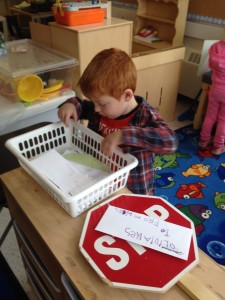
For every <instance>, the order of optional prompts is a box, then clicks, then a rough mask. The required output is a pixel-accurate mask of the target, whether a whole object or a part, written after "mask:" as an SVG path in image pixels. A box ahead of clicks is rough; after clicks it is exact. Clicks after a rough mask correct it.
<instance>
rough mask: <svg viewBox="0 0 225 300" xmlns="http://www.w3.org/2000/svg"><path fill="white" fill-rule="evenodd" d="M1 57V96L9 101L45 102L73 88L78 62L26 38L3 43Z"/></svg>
mask: <svg viewBox="0 0 225 300" xmlns="http://www.w3.org/2000/svg"><path fill="white" fill-rule="evenodd" d="M5 48H6V51H7V54H6V55H4V56H0V94H1V95H3V96H5V97H6V98H7V99H10V100H12V101H14V102H15V101H25V102H32V101H35V100H38V99H39V98H40V99H44V100H47V99H48V97H51V96H52V95H53V94H56V93H57V91H58V90H60V89H62V88H65V87H67V88H68V87H70V88H71V87H72V84H73V74H74V68H75V67H76V66H77V65H78V61H77V60H76V59H75V58H73V57H70V56H68V55H66V54H63V53H61V52H59V51H56V50H54V49H52V48H49V47H46V46H44V45H42V44H40V43H37V42H34V41H32V40H29V39H22V40H16V41H11V42H7V43H5Z"/></svg>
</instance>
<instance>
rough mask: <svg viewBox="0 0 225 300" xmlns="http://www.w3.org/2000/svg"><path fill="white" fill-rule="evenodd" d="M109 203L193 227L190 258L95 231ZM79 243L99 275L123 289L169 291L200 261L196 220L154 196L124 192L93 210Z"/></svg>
mask: <svg viewBox="0 0 225 300" xmlns="http://www.w3.org/2000/svg"><path fill="white" fill-rule="evenodd" d="M109 204H110V205H112V206H116V207H119V208H122V209H126V210H130V211H133V212H137V213H140V214H146V215H148V216H154V217H159V218H160V219H162V220H164V221H167V222H170V223H174V224H177V225H180V226H184V227H187V228H191V229H192V232H193V234H192V239H191V244H190V250H189V255H188V259H187V260H183V259H180V258H177V257H174V256H171V255H168V254H165V253H162V252H159V251H156V250H153V249H150V248H146V247H143V246H141V245H137V244H134V243H131V242H128V241H125V240H123V239H120V238H117V237H113V236H110V235H107V234H105V233H102V232H99V231H97V230H95V228H96V226H97V224H98V222H99V221H100V220H101V218H102V216H103V215H104V213H105V211H106V209H107V207H108V205H109ZM115 222H116V220H115ZM184 239H185V236H184ZM181 243H182V241H181ZM79 246H80V250H81V252H82V254H83V255H84V256H85V257H86V259H87V260H88V262H89V263H90V264H91V266H92V267H93V268H94V269H95V271H96V272H97V273H98V274H99V276H100V277H101V278H102V279H103V280H104V281H105V282H106V283H107V284H109V285H111V286H113V287H120V288H130V289H138V290H145V291H154V292H166V291H167V290H168V289H169V288H170V287H172V286H173V285H174V284H175V283H176V282H177V281H178V280H179V279H180V278H181V277H182V276H183V275H184V274H185V273H187V272H188V271H190V269H192V268H193V267H194V266H196V265H197V263H198V261H199V258H198V247H197V242H196V235H195V229H194V225H193V223H192V221H191V220H190V219H189V218H188V217H186V216H185V215H184V214H183V213H181V212H180V211H179V210H178V209H176V208H175V207H174V206H172V205H171V204H170V203H169V202H167V201H166V200H164V199H162V198H160V197H154V196H143V195H132V194H123V195H119V196H116V197H113V198H111V199H109V200H107V201H105V202H103V203H101V204H99V205H98V206H97V207H95V208H93V209H91V210H90V211H89V212H88V213H87V217H86V220H85V224H84V228H83V231H82V234H81V238H80V243H79Z"/></svg>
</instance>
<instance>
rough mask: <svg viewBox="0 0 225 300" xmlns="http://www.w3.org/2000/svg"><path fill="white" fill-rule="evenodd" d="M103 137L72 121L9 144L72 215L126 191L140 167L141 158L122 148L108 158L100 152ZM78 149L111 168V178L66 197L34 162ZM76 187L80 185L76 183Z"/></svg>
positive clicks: (28, 170) (16, 139)
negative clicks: (132, 172) (49, 154)
mask: <svg viewBox="0 0 225 300" xmlns="http://www.w3.org/2000/svg"><path fill="white" fill-rule="evenodd" d="M101 141H102V137H101V136H100V135H98V134H96V133H95V132H93V131H92V130H90V129H88V128H87V127H85V126H83V125H82V124H80V123H74V122H73V121H72V120H70V126H69V127H66V126H65V125H64V124H63V123H62V122H58V123H54V124H50V125H47V126H44V127H41V128H39V129H36V130H33V131H30V132H28V133H25V134H22V135H19V136H16V137H14V138H11V139H9V140H7V141H6V144H5V145H6V147H7V148H8V149H9V150H10V151H11V152H12V153H13V154H14V155H15V156H16V157H17V158H18V160H19V163H20V165H21V166H22V167H23V168H24V169H25V170H26V171H27V172H28V173H29V174H30V175H31V176H32V177H33V178H34V179H35V180H36V181H37V182H38V183H39V184H40V185H41V186H42V187H43V188H44V189H45V190H46V191H47V192H48V193H49V194H50V195H51V196H52V197H53V198H54V199H55V200H56V201H57V202H58V203H59V204H60V205H61V206H62V207H63V208H64V209H65V210H66V211H67V212H68V213H69V214H70V215H71V216H72V217H76V216H78V215H79V214H81V213H82V212H83V211H85V210H87V209H89V208H90V207H92V206H94V205H95V204H97V203H98V202H99V201H101V200H103V199H105V198H106V197H108V196H110V195H111V194H113V193H115V192H116V191H118V190H120V189H122V188H123V187H124V186H125V185H126V183H127V178H128V175H129V172H130V170H131V169H133V168H135V167H136V166H137V164H138V161H137V159H136V158H135V157H134V156H132V155H130V154H124V153H123V152H122V151H121V150H120V149H117V150H116V151H115V155H114V156H113V158H112V157H107V156H105V155H103V153H102V152H101V150H100V145H101ZM74 147H76V148H78V149H79V150H80V151H81V152H82V153H86V154H90V155H92V156H93V157H94V158H96V159H98V160H99V161H101V162H102V163H104V164H106V165H107V166H109V169H110V170H111V172H110V173H109V175H108V176H107V177H106V178H104V179H102V180H100V181H99V182H98V183H96V184H93V185H92V186H90V187H89V188H87V189H86V190H84V191H82V192H80V193H78V194H76V195H75V196H70V195H66V194H65V193H63V192H62V190H60V189H59V188H58V187H57V186H56V185H55V184H53V183H52V182H51V181H50V180H49V179H48V178H47V177H45V176H44V175H43V174H41V172H40V171H38V170H37V169H36V168H35V167H34V166H33V165H32V164H31V162H30V161H31V160H32V159H34V158H36V157H38V156H40V155H42V154H43V153H45V152H47V151H50V150H51V149H55V150H56V151H57V152H59V153H61V154H62V153H63V152H64V151H65V150H69V149H73V148H74ZM74 184H76V183H74Z"/></svg>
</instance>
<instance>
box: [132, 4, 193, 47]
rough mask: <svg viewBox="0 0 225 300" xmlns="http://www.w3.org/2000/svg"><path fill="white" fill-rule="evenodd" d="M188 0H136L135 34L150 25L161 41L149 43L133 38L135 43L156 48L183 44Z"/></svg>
mask: <svg viewBox="0 0 225 300" xmlns="http://www.w3.org/2000/svg"><path fill="white" fill-rule="evenodd" d="M188 3H189V0H138V8H137V13H136V17H137V18H136V19H137V22H136V27H135V33H134V34H135V35H136V34H138V32H140V30H141V29H143V28H144V27H147V26H152V27H154V28H155V29H156V30H157V31H158V37H159V39H160V40H162V42H157V43H156V42H155V43H149V42H148V41H146V42H145V41H142V40H139V39H134V41H135V43H140V44H142V45H145V46H149V47H151V48H154V49H155V48H156V49H163V48H164V47H165V49H167V48H169V47H179V46H182V45H183V37H184V30H185V24H186V18H187V11H188Z"/></svg>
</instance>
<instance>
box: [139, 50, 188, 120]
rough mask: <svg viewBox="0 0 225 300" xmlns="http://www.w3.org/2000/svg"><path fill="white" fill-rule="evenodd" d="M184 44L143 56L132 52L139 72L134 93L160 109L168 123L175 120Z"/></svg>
mask: <svg viewBox="0 0 225 300" xmlns="http://www.w3.org/2000/svg"><path fill="white" fill-rule="evenodd" d="M184 52H185V48H184V47H179V48H175V49H168V50H165V51H157V52H155V53H148V54H146V53H145V55H143V53H142V54H141V53H139V55H137V54H136V55H134V54H133V61H134V63H135V65H136V68H137V72H138V80H137V89H136V92H135V93H136V94H137V95H140V96H142V97H144V98H146V100H147V101H148V102H149V103H150V104H151V105H152V106H153V107H155V108H157V109H158V110H159V112H160V115H161V116H162V118H163V119H164V120H166V121H167V122H169V121H172V120H174V114H175V108H176V102H177V91H178V86H179V80H180V70H181V63H182V60H183V58H184Z"/></svg>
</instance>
